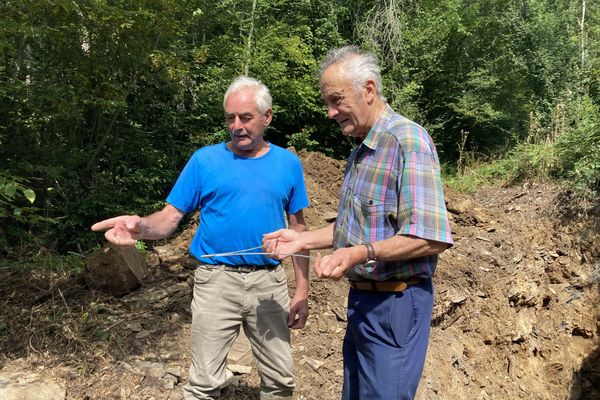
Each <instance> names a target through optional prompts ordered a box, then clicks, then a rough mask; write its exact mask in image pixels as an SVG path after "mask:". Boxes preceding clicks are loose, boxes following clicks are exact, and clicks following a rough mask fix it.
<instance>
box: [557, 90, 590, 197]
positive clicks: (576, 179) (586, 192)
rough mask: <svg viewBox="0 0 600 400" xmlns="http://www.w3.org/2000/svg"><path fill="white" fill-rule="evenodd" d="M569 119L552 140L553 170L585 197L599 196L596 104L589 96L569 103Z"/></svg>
mask: <svg viewBox="0 0 600 400" xmlns="http://www.w3.org/2000/svg"><path fill="white" fill-rule="evenodd" d="M567 115H569V116H570V118H569V119H570V122H569V123H568V128H567V130H566V132H565V133H564V134H563V135H561V136H560V137H559V138H558V140H557V143H556V152H557V155H558V162H557V166H556V173H557V175H558V176H559V177H560V178H563V179H565V180H567V181H568V182H569V183H570V184H571V185H572V187H573V188H574V190H575V193H577V194H579V195H580V196H581V197H582V198H585V199H594V198H595V199H598V198H599V196H600V107H598V105H597V104H595V103H594V102H593V101H592V99H591V98H590V97H584V98H583V99H582V101H581V102H577V103H572V104H571V106H570V109H569V110H568V112H567Z"/></svg>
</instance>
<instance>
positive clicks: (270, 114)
mask: <svg viewBox="0 0 600 400" xmlns="http://www.w3.org/2000/svg"><path fill="white" fill-rule="evenodd" d="M272 120H273V109H271V108H268V109H267V111H265V125H266V126H268V125H269V124H270V123H271V121H272Z"/></svg>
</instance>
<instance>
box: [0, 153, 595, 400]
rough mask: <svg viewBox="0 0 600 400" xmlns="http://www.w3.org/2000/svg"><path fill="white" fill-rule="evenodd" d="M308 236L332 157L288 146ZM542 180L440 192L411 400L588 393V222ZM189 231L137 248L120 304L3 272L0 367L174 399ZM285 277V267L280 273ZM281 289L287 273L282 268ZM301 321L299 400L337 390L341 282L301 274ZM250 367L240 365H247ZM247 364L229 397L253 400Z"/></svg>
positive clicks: (338, 165)
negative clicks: (417, 378)
mask: <svg viewBox="0 0 600 400" xmlns="http://www.w3.org/2000/svg"><path fill="white" fill-rule="evenodd" d="M299 156H300V157H301V159H302V161H303V165H304V171H305V177H306V184H307V189H308V193H309V197H310V199H311V206H310V208H309V209H307V210H306V218H307V222H308V224H309V226H311V227H313V228H314V227H319V226H322V225H325V224H326V223H327V222H328V221H330V220H331V218H333V216H334V215H335V213H336V211H337V200H338V192H339V187H340V184H341V179H342V175H343V168H344V162H342V161H337V160H332V159H330V158H327V157H325V156H324V155H322V154H320V153H312V152H300V153H299ZM559 193H560V191H559V189H558V188H556V187H554V186H551V185H547V184H526V185H523V186H518V187H509V188H503V187H490V188H482V189H481V190H479V191H478V192H477V193H475V194H473V195H465V194H461V193H456V192H454V191H452V190H450V189H446V196H447V205H448V209H449V210H450V212H451V217H452V222H451V223H452V229H453V236H454V239H455V246H454V247H453V248H451V249H450V250H448V251H447V252H446V253H444V254H443V255H442V256H441V261H440V265H439V267H438V271H437V273H436V276H435V279H434V281H435V285H436V292H435V295H436V303H435V308H434V315H433V323H432V337H431V343H430V349H429V355H428V360H427V365H426V368H425V372H424V377H423V380H422V382H421V386H420V388H419V395H418V398H420V399H516V398H522V399H595V398H600V392H598V389H597V387H598V377H599V374H600V371H599V368H598V365H599V364H600V363H599V350H598V349H599V343H598V332H599V322H598V321H599V320H598V315H599V314H598V308H597V305H598V299H599V297H600V293H599V281H600V262H598V257H599V256H600V248H599V246H600V235H599V233H598V226H599V225H598V222H599V221H600V217H599V216H598V215H588V216H585V217H584V216H582V215H576V214H572V213H571V214H566V213H564V212H559V211H562V210H563V209H564V208H563V205H561V202H560V201H561V197H560V195H559ZM194 230H195V226H193V225H192V226H190V227H188V228H187V229H185V230H184V231H183V232H181V234H179V235H178V236H177V237H175V238H174V239H172V240H170V241H168V242H165V243H160V244H158V245H157V246H156V247H155V248H154V249H152V250H151V251H150V252H149V259H150V261H151V262H150V269H151V276H150V277H149V278H148V279H147V280H146V281H145V282H144V285H143V287H142V289H140V290H139V291H137V292H135V293H132V294H131V295H128V296H126V297H125V298H123V299H114V298H112V297H110V296H109V295H107V294H105V293H102V292H95V291H91V290H89V289H88V288H87V287H86V286H85V282H84V281H83V280H81V279H80V278H79V276H78V275H77V274H74V273H61V272H60V271H57V270H53V269H51V268H48V271H51V272H40V271H39V270H36V271H15V270H13V269H8V268H5V269H0V287H1V289H2V293H3V296H2V307H0V316H1V319H0V321H2V322H1V323H0V335H1V336H0V339H1V342H0V354H2V355H0V366H1V367H2V369H4V370H9V369H19V370H23V369H29V370H33V369H35V370H36V372H39V371H48V368H49V367H55V369H54V370H53V372H52V373H51V374H50V375H52V376H53V377H54V379H55V380H57V381H58V382H60V383H61V384H63V385H65V386H66V387H67V392H68V395H67V398H70V399H109V398H110V399H112V398H123V399H149V398H155V399H177V398H180V394H181V390H180V387H181V385H182V383H185V382H186V379H187V368H188V365H189V362H190V360H189V350H188V344H187V339H188V338H189V324H190V313H189V302H190V300H191V290H190V288H191V280H190V276H191V271H192V270H193V267H194V264H193V260H190V259H189V257H188V256H187V255H186V248H187V245H188V244H189V241H190V240H191V232H193V231H194ZM288 267H289V265H288ZM288 271H289V272H290V273H289V277H290V285H291V286H292V287H293V284H294V282H293V274H292V273H291V268H288ZM312 278H313V279H312V282H311V283H312V288H311V293H310V299H309V302H310V311H311V315H310V317H309V321H308V324H307V326H306V327H305V329H303V330H302V331H294V332H293V336H292V337H293V351H294V358H295V362H296V367H295V368H296V375H297V392H296V396H295V398H296V399H315V400H329V399H337V398H339V396H340V389H341V381H342V356H341V346H342V339H343V335H344V330H345V324H346V315H345V309H346V296H347V284H346V283H345V282H330V281H321V280H318V279H315V277H314V276H313V277H312ZM251 366H252V365H251ZM258 383H259V378H258V375H257V373H256V371H255V369H252V370H251V372H250V373H249V374H246V373H242V374H240V375H237V381H236V385H235V386H234V387H232V388H231V389H230V390H229V391H228V393H227V395H226V396H225V398H226V399H230V400H232V399H258V389H257V388H258Z"/></svg>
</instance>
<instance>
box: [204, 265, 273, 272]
mask: <svg viewBox="0 0 600 400" xmlns="http://www.w3.org/2000/svg"><path fill="white" fill-rule="evenodd" d="M277 267H279V265H270V264H269V265H225V264H216V265H213V264H200V265H199V268H204V269H218V270H221V271H228V272H242V273H248V272H255V271H265V270H266V271H272V270H274V269H277Z"/></svg>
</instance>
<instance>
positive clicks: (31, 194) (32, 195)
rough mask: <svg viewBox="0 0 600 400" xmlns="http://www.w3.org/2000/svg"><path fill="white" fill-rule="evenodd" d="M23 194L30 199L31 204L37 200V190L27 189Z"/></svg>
mask: <svg viewBox="0 0 600 400" xmlns="http://www.w3.org/2000/svg"><path fill="white" fill-rule="evenodd" d="M23 196H25V198H26V199H27V200H29V202H30V203H31V204H33V202H34V201H35V192H34V191H33V190H31V189H25V190H23Z"/></svg>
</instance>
